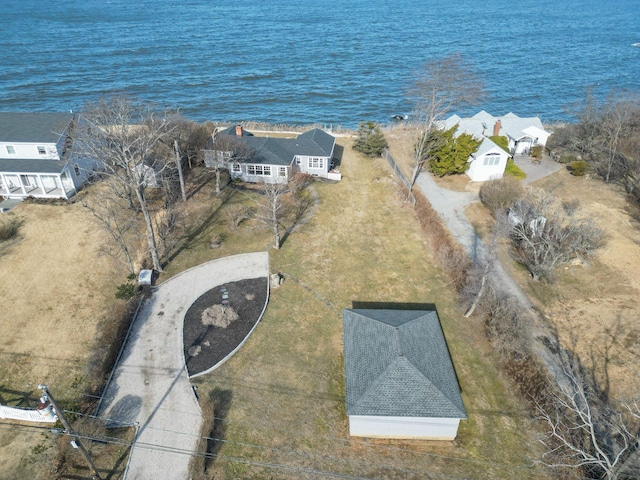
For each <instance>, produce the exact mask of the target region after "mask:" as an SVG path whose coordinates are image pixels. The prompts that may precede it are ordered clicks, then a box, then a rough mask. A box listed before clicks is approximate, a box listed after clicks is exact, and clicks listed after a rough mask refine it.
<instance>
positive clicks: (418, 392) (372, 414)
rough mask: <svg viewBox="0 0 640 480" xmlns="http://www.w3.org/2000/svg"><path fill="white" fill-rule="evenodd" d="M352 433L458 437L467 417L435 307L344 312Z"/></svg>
mask: <svg viewBox="0 0 640 480" xmlns="http://www.w3.org/2000/svg"><path fill="white" fill-rule="evenodd" d="M342 321H343V328H344V332H343V342H344V372H345V387H346V407H347V416H348V417H349V434H350V435H352V436H359V437H379V438H415V439H429V440H453V439H455V437H456V435H457V433H458V426H459V423H460V420H463V419H466V418H467V413H466V410H465V407H464V404H463V403H462V396H461V394H460V386H459V384H458V380H457V377H456V373H455V370H454V367H453V363H452V361H451V356H450V355H449V349H448V347H447V343H446V340H445V338H444V334H443V332H442V328H441V326H440V320H439V319H438V314H437V313H436V312H435V311H424V310H376V309H345V310H343V312H342Z"/></svg>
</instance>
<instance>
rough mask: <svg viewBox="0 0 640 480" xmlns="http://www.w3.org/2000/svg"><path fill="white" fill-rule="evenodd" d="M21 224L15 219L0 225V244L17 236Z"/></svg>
mask: <svg viewBox="0 0 640 480" xmlns="http://www.w3.org/2000/svg"><path fill="white" fill-rule="evenodd" d="M21 226H22V222H21V221H20V220H18V219H17V218H12V219H11V220H9V221H6V222H1V223H0V242H4V241H6V240H9V239H11V238H14V237H16V236H17V235H18V232H19V231H20V227H21Z"/></svg>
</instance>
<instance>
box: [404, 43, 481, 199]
mask: <svg viewBox="0 0 640 480" xmlns="http://www.w3.org/2000/svg"><path fill="white" fill-rule="evenodd" d="M483 89H484V86H483V83H482V82H481V81H480V80H479V79H478V78H477V77H476V76H475V75H474V74H473V73H472V68H471V67H470V65H468V64H467V63H466V62H465V61H464V60H463V59H462V57H461V56H460V55H459V54H455V55H450V56H447V57H444V58H441V59H437V60H433V61H431V62H428V63H426V64H425V65H424V66H423V67H422V68H421V69H420V70H419V71H418V72H417V73H416V81H415V85H414V86H413V88H412V89H411V91H410V97H411V98H412V99H413V101H414V105H415V106H414V112H413V119H414V122H415V123H416V126H417V129H418V132H417V138H416V140H415V143H414V149H413V167H412V173H411V184H410V188H409V190H411V188H412V187H413V185H414V184H415V182H416V180H417V178H418V175H419V174H420V172H421V171H422V169H423V167H424V165H425V163H427V162H428V161H429V159H430V158H431V154H432V152H433V151H435V150H436V149H437V148H438V147H439V146H440V144H439V143H438V138H439V136H438V135H434V131H435V130H437V129H438V127H439V122H440V121H442V120H444V119H445V117H446V115H447V114H448V113H449V112H451V111H452V110H453V109H454V108H458V107H462V106H465V105H470V104H473V103H475V102H476V101H478V100H479V99H480V97H481V96H482V93H483Z"/></svg>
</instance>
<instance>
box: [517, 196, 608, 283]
mask: <svg viewBox="0 0 640 480" xmlns="http://www.w3.org/2000/svg"><path fill="white" fill-rule="evenodd" d="M536 193H537V195H536ZM558 204H559V202H557V201H556V200H555V198H554V197H553V196H552V195H550V194H548V193H546V192H543V191H541V190H530V191H529V193H528V195H527V196H526V197H525V198H523V199H521V200H518V201H517V202H516V203H515V204H514V205H513V206H512V207H511V209H510V212H509V221H510V222H511V224H512V228H511V231H510V237H511V240H512V241H513V245H514V247H515V250H516V253H517V254H518V257H519V260H520V262H521V263H522V264H523V265H524V266H525V267H527V269H528V270H529V273H531V276H532V277H533V279H534V280H535V281H539V280H540V279H541V278H543V277H547V278H548V277H549V274H550V273H551V272H552V271H553V269H554V268H555V267H557V266H558V265H560V264H562V263H566V262H568V261H570V260H571V259H573V258H585V257H588V256H589V255H591V254H592V253H593V252H595V251H596V250H597V249H598V248H600V247H602V246H603V245H604V244H605V234H604V232H603V231H602V230H601V229H600V228H599V227H598V226H597V225H596V224H595V223H594V221H593V220H592V219H587V218H581V217H579V216H577V215H575V214H573V215H571V216H567V215H566V214H565V213H564V209H563V208H562V206H561V205H558Z"/></svg>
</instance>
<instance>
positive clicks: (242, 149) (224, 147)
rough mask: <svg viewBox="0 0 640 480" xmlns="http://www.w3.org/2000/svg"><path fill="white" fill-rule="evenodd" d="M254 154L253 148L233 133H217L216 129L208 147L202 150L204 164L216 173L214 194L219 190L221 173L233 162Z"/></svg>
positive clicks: (244, 159)
mask: <svg viewBox="0 0 640 480" xmlns="http://www.w3.org/2000/svg"><path fill="white" fill-rule="evenodd" d="M254 155H255V152H254V150H253V149H252V148H251V147H249V146H248V145H247V144H246V143H245V142H243V141H242V139H241V138H238V137H235V136H233V135H218V134H217V132H216V131H214V132H213V134H212V136H211V142H210V148H209V149H206V150H204V159H205V165H206V166H207V167H209V168H213V169H214V172H215V174H216V195H218V194H219V193H220V190H221V186H222V185H221V179H222V173H223V172H224V171H225V170H227V171H228V170H229V169H230V168H231V164H233V163H242V162H246V161H248V160H249V159H251V158H252V157H253V156H254Z"/></svg>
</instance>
